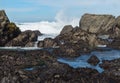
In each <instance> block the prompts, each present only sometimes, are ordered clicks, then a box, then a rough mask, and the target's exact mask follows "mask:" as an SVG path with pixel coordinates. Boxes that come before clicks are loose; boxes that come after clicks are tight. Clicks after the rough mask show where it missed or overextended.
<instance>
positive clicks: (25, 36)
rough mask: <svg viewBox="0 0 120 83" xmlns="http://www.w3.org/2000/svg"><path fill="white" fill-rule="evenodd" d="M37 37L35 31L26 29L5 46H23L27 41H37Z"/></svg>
mask: <svg viewBox="0 0 120 83" xmlns="http://www.w3.org/2000/svg"><path fill="white" fill-rule="evenodd" d="M37 37H38V36H37V34H35V32H33V31H30V30H27V31H24V32H22V33H21V34H20V35H18V36H17V37H16V38H14V39H13V40H11V41H10V42H8V43H7V44H6V45H5V46H25V45H26V44H27V43H28V42H35V41H37Z"/></svg>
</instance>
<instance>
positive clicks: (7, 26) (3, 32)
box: [0, 10, 21, 46]
mask: <svg viewBox="0 0 120 83" xmlns="http://www.w3.org/2000/svg"><path fill="white" fill-rule="evenodd" d="M20 33H21V31H20V29H19V28H18V27H17V26H16V25H15V23H12V22H10V21H9V19H8V17H7V15H6V13H5V11H4V10H1V11H0V46H4V45H5V44H6V43H7V42H8V41H10V40H12V39H13V38H15V37H17V36H18V35H19V34H20Z"/></svg>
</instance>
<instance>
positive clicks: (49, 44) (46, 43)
mask: <svg viewBox="0 0 120 83" xmlns="http://www.w3.org/2000/svg"><path fill="white" fill-rule="evenodd" d="M57 45H58V44H57V42H56V41H55V40H54V39H52V38H45V39H44V40H43V41H39V42H38V47H42V48H54V47H56V46H57Z"/></svg>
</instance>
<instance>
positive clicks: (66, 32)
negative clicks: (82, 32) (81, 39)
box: [60, 25, 73, 35]
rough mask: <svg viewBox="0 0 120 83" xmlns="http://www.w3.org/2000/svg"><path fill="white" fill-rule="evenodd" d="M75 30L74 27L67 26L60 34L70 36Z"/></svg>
mask: <svg viewBox="0 0 120 83" xmlns="http://www.w3.org/2000/svg"><path fill="white" fill-rule="evenodd" d="M72 30H73V27H72V25H66V26H64V27H63V29H62V31H61V32H60V34H61V35H63V34H68V33H70V32H71V31H72Z"/></svg>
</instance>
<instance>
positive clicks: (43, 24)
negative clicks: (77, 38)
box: [16, 11, 80, 34]
mask: <svg viewBox="0 0 120 83" xmlns="http://www.w3.org/2000/svg"><path fill="white" fill-rule="evenodd" d="M79 19H80V18H75V17H67V15H64V13H63V12H62V11H60V12H59V13H58V14H57V15H56V17H55V21H52V22H50V21H40V22H31V23H29V22H27V23H16V24H17V26H18V27H20V29H21V30H22V31H25V30H39V31H40V32H42V33H44V34H59V33H60V31H61V30H62V28H63V26H65V25H72V26H73V27H75V26H78V25H79Z"/></svg>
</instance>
